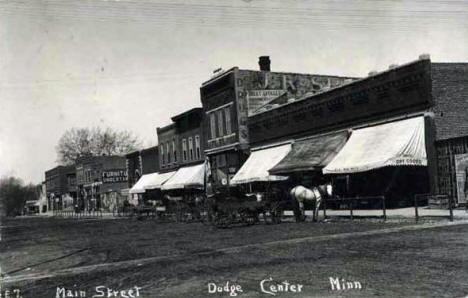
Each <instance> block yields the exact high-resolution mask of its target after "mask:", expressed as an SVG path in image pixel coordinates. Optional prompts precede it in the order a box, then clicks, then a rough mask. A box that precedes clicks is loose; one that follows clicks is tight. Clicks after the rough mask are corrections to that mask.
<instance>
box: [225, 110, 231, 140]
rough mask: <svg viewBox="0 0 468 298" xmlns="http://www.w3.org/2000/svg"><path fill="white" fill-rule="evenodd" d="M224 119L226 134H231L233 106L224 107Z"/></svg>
mask: <svg viewBox="0 0 468 298" xmlns="http://www.w3.org/2000/svg"><path fill="white" fill-rule="evenodd" d="M224 120H225V121H226V134H227V135H230V134H231V132H232V129H231V106H228V107H226V108H224Z"/></svg>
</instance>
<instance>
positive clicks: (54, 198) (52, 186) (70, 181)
mask: <svg viewBox="0 0 468 298" xmlns="http://www.w3.org/2000/svg"><path fill="white" fill-rule="evenodd" d="M45 184H46V195H47V202H48V203H47V205H48V208H47V209H48V210H59V209H62V208H63V207H64V205H67V204H69V205H71V204H73V200H74V199H76V195H77V193H76V173H75V166H74V165H71V166H57V167H55V168H53V169H50V170H48V171H46V172H45Z"/></svg>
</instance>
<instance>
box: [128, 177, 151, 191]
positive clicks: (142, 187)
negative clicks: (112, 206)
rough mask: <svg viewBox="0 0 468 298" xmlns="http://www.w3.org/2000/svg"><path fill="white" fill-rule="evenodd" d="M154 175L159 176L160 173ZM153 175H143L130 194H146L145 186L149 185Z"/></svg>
mask: <svg viewBox="0 0 468 298" xmlns="http://www.w3.org/2000/svg"><path fill="white" fill-rule="evenodd" d="M154 174H156V175H157V174H158V173H154ZM151 175H152V174H146V175H143V176H141V177H140V179H138V181H137V183H135V185H133V187H132V188H130V191H129V192H130V193H144V192H145V185H147V184H148V183H149V181H150V179H151Z"/></svg>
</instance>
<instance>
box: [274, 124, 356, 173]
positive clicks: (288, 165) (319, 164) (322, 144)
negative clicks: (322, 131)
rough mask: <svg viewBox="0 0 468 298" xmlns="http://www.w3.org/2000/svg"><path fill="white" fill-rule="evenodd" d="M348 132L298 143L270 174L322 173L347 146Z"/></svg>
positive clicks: (295, 143)
mask: <svg viewBox="0 0 468 298" xmlns="http://www.w3.org/2000/svg"><path fill="white" fill-rule="evenodd" d="M347 139H348V132H347V131H342V132H338V133H334V134H328V135H322V136H317V137H312V138H308V139H305V140H300V141H296V142H294V143H293V144H292V148H291V151H290V152H289V153H288V155H286V157H285V158H283V159H282V160H281V161H280V162H279V163H278V164H277V165H276V166H274V167H273V168H271V169H270V170H269V171H268V172H269V173H270V174H271V175H281V174H283V175H285V174H286V175H287V174H289V173H293V172H300V171H321V170H322V168H323V167H325V166H326V165H328V163H329V162H330V161H331V160H332V159H333V158H334V157H335V156H336V155H337V154H338V152H339V151H340V150H341V148H343V146H344V145H345V144H346V140H347Z"/></svg>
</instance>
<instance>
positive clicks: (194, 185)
mask: <svg viewBox="0 0 468 298" xmlns="http://www.w3.org/2000/svg"><path fill="white" fill-rule="evenodd" d="M203 116H204V114H203V109H202V108H193V109H190V110H188V111H185V112H183V113H181V114H179V115H176V116H174V117H172V118H171V120H172V121H173V123H171V124H170V125H167V126H165V127H161V128H159V127H158V128H157V133H158V142H159V163H160V173H161V174H164V176H161V177H162V178H164V183H163V184H162V183H160V189H161V190H164V191H170V192H172V193H173V192H177V193H178V194H180V193H181V191H182V190H184V189H185V190H187V189H192V190H193V189H201V188H203V187H204V179H205V177H204V174H205V173H204V162H205V154H204V142H203V140H204V136H203V129H204V127H203ZM161 177H159V178H158V181H159V180H160V178H161ZM158 183H159V182H158ZM184 193H186V192H184Z"/></svg>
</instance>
